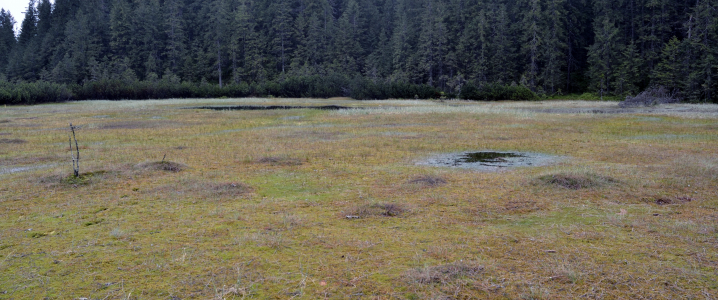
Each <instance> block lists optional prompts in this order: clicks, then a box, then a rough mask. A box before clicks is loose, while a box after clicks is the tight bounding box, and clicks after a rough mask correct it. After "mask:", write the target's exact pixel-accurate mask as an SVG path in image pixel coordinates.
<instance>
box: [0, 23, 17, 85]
mask: <svg viewBox="0 0 718 300" xmlns="http://www.w3.org/2000/svg"><path fill="white" fill-rule="evenodd" d="M14 26H15V19H13V17H12V15H11V14H10V12H9V11H5V9H0V74H4V73H5V69H6V68H7V63H8V59H9V58H10V53H11V52H12V50H13V48H14V47H15V44H16V42H17V41H16V40H15V31H14Z"/></svg>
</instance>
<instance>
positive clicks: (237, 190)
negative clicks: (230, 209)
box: [209, 182, 252, 197]
mask: <svg viewBox="0 0 718 300" xmlns="http://www.w3.org/2000/svg"><path fill="white" fill-rule="evenodd" d="M209 190H210V191H212V192H213V193H214V194H217V195H219V196H232V197H237V196H242V195H245V194H248V193H251V192H252V188H251V187H250V186H248V185H246V184H244V183H241V182H229V183H215V184H211V185H210V186H209Z"/></svg>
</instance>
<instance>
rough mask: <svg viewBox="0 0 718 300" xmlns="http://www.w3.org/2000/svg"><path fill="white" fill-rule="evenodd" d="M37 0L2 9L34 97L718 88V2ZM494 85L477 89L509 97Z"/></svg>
mask: <svg viewBox="0 0 718 300" xmlns="http://www.w3.org/2000/svg"><path fill="white" fill-rule="evenodd" d="M28 6H29V7H28V11H27V12H26V14H25V17H24V19H23V20H22V21H21V22H20V30H19V32H18V33H17V34H16V33H15V32H14V31H13V26H14V24H15V23H16V22H17V21H16V20H14V19H13V18H12V16H11V15H10V14H9V12H7V11H5V10H2V11H1V12H0V99H5V100H4V101H5V102H9V103H25V102H33V101H29V100H27V99H26V100H22V99H24V98H22V97H23V96H22V95H25V94H32V93H34V92H33V91H36V90H43V91H46V92H47V91H52V93H50V94H52V95H55V94H57V95H59V96H57V97H59V98H58V99H56V100H55V101H58V100H63V99H69V98H75V99H81V98H91V99H98V98H99V99H115V98H144V97H163V96H164V97H203V96H222V95H228V96H237V95H261V94H264V95H268V94H274V95H277V96H282V95H285V94H286V95H289V96H312V97H319V96H353V97H356V98H367V99H376V98H388V97H397V96H398V97H412V98H413V97H426V96H429V97H434V96H441V95H452V96H461V95H462V94H464V95H477V91H481V90H482V88H483V89H484V90H491V91H496V90H504V89H509V90H510V91H507V92H506V93H508V94H506V95H528V96H526V97H527V98H532V97H534V96H535V95H539V96H556V95H562V94H567V93H574V94H575V93H585V92H589V93H593V94H596V95H601V96H603V95H611V96H617V97H624V96H627V95H636V94H637V93H638V92H640V91H642V90H644V89H646V88H648V87H649V86H663V87H665V88H667V89H669V90H671V91H675V92H676V93H677V94H678V95H680V97H681V98H683V99H684V100H687V101H694V102H698V101H707V102H717V99H718V96H717V95H718V94H717V92H718V84H717V83H716V73H717V72H718V70H717V69H716V65H718V64H717V61H716V60H717V59H718V1H715V0H679V1H675V0H515V1H505V0H504V1H502V0H498V1H496V0H211V1H207V0H142V1H139V0H56V1H55V2H54V3H51V2H50V1H49V0H39V1H36V0H30V1H29V3H28ZM37 83H41V86H39V85H38V84H37ZM486 86H488V87H490V88H484V87H486ZM496 86H501V87H502V88H495V87H496ZM466 88H468V90H470V92H465V91H462V90H465V89H466ZM28 91H29V92H28ZM527 91H528V93H526V92H527ZM23 93H25V94H23ZM3 95H4V96H3ZM482 95H483V96H481V95H479V96H476V97H478V98H481V97H485V98H486V100H496V99H489V98H501V97H504V95H503V94H499V95H490V93H485V94H482ZM487 95H488V96H487ZM52 97H54V96H48V97H45V98H48V99H51V98H52ZM476 97H475V98H476ZM8 99H14V100H8ZM35 101H47V99H44V98H43V99H39V100H38V99H35Z"/></svg>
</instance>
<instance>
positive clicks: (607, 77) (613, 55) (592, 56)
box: [588, 0, 621, 97]
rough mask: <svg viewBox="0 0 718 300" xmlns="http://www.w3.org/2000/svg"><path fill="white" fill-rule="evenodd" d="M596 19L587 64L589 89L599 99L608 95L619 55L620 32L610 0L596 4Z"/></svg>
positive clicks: (601, 0)
mask: <svg viewBox="0 0 718 300" xmlns="http://www.w3.org/2000/svg"><path fill="white" fill-rule="evenodd" d="M595 5H596V11H597V12H598V13H597V17H596V22H595V23H594V32H595V41H594V44H593V45H591V47H590V48H589V53H588V62H589V64H590V69H589V77H591V88H592V89H593V90H594V91H598V92H599V94H600V95H601V97H603V95H604V94H610V92H611V87H612V82H613V79H614V77H615V74H614V72H615V70H614V68H615V66H617V56H618V54H620V53H621V47H620V46H621V44H620V30H619V28H618V27H617V26H616V21H615V18H616V15H615V11H614V10H613V2H612V1H611V0H598V1H597V2H596V4H595Z"/></svg>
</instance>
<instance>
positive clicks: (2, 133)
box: [0, 132, 12, 135]
mask: <svg viewBox="0 0 718 300" xmlns="http://www.w3.org/2000/svg"><path fill="white" fill-rule="evenodd" d="M11 134H12V133H9V132H0V135H11Z"/></svg>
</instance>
